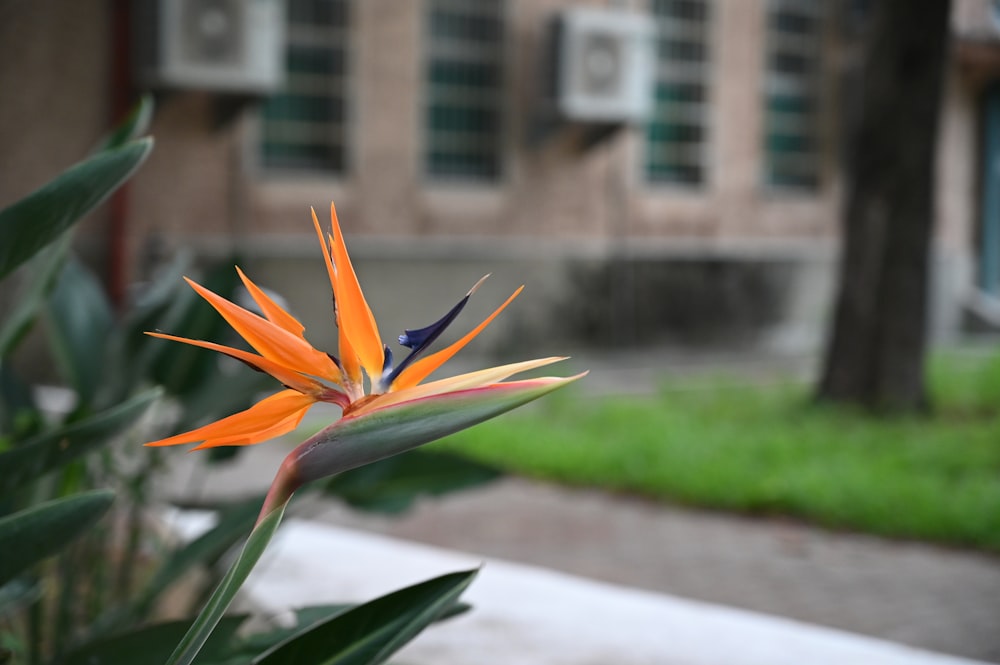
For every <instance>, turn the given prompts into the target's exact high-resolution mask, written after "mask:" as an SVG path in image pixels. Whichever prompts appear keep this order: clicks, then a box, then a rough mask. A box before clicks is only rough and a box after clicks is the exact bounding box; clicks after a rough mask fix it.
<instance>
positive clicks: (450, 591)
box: [253, 570, 479, 665]
mask: <svg viewBox="0 0 1000 665" xmlns="http://www.w3.org/2000/svg"><path fill="white" fill-rule="evenodd" d="M477 572H479V571H478V570H469V571H464V572H459V573H450V574H448V575H442V576H441V577H436V578H434V579H431V580H427V581H426V582H421V583H420V584H416V585H414V586H410V587H407V588H405V589H400V590H399V591H394V592H392V593H390V594H387V595H385V596H382V597H380V598H377V599H375V600H373V601H370V602H367V603H365V604H364V605H359V606H357V607H355V608H353V609H351V610H348V611H347V612H343V613H341V614H336V615H335V616H333V617H332V618H330V619H326V620H323V621H320V622H319V623H317V624H314V625H312V626H310V627H309V628H307V629H305V630H304V631H302V632H301V633H299V634H298V635H295V636H293V637H291V638H289V639H288V640H286V641H284V642H282V643H281V644H279V645H277V646H276V647H274V648H273V649H271V650H270V651H268V652H266V653H264V654H261V656H260V657H258V658H257V659H255V660H254V661H253V665H280V664H281V663H296V664H297V665H377V664H378V663H384V662H385V661H386V660H387V659H388V658H389V657H390V656H391V655H392V654H393V653H395V652H396V651H398V650H399V649H400V648H402V647H403V645H405V644H406V643H407V642H409V641H410V640H411V639H413V638H414V637H415V636H416V635H417V633H419V632H420V631H421V630H423V629H424V628H425V627H427V625H429V624H430V623H433V622H434V621H435V620H437V618H438V617H439V616H440V615H441V614H442V613H443V612H446V611H447V610H448V609H449V608H450V607H451V606H452V605H454V604H455V602H456V601H457V600H458V597H459V596H460V595H461V593H462V592H463V591H464V590H465V589H466V587H468V586H469V584H470V583H471V582H472V579H473V578H474V577H475V576H476V573H477Z"/></svg>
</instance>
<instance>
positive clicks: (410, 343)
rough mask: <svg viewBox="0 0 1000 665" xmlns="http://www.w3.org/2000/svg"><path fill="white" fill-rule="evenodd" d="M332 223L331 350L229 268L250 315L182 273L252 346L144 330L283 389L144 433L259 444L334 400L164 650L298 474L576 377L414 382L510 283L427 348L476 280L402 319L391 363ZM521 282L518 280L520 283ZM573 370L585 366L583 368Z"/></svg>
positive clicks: (326, 471) (427, 434) (366, 455)
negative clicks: (434, 312)
mask: <svg viewBox="0 0 1000 665" xmlns="http://www.w3.org/2000/svg"><path fill="white" fill-rule="evenodd" d="M330 216H331V223H332V233H329V234H326V235H324V233H323V231H322V229H321V227H320V224H319V220H318V219H317V218H316V212H315V211H313V213H312V218H313V226H314V227H315V228H316V236H317V238H318V239H319V243H320V247H321V248H322V250H323V261H324V263H325V264H326V271H327V274H328V276H329V278H330V286H331V288H332V289H333V300H334V317H335V320H336V324H337V331H338V346H339V349H338V351H339V354H338V355H337V356H334V355H331V354H328V353H324V352H323V351H321V350H319V349H316V348H314V347H313V346H312V345H311V344H310V343H309V342H308V341H307V340H306V338H305V335H304V327H303V326H302V324H301V323H299V321H298V320H296V319H295V318H294V317H293V316H292V315H291V314H289V313H288V312H287V311H286V310H285V309H283V308H282V307H281V306H279V305H278V304H277V303H276V302H275V301H274V300H273V299H272V298H270V297H269V296H268V295H267V294H266V293H265V292H264V291H263V290H262V289H260V288H259V287H258V286H257V285H256V284H254V283H253V282H252V281H251V280H250V279H249V278H248V277H247V276H246V275H245V274H243V271H241V270H240V269H239V268H237V272H238V273H239V276H240V279H241V280H242V281H243V284H244V285H245V286H246V288H247V291H248V292H249V293H250V296H251V297H252V298H253V300H254V301H255V302H256V303H257V306H258V307H259V309H260V311H261V313H262V314H263V316H260V315H257V314H254V313H252V312H250V311H247V310H246V309H244V308H242V307H239V306H238V305H236V304H234V303H232V302H230V301H228V300H226V299H225V298H222V297H221V296H219V295H217V294H215V293H213V292H211V291H209V290H208V289H206V288H204V287H203V286H201V285H199V284H196V283H195V282H193V281H191V280H188V283H189V284H190V285H191V287H192V288H193V289H194V290H195V291H197V292H198V293H199V294H200V295H201V296H202V297H203V298H205V300H207V301H208V302H209V303H210V304H211V305H212V306H213V307H214V308H215V309H216V310H217V311H218V312H219V313H220V314H221V315H222V316H223V318H225V319H226V321H227V322H229V324H230V325H231V326H232V327H233V328H234V329H235V330H236V331H237V332H238V333H239V334H240V335H242V336H243V338H244V339H245V340H246V341H247V343H248V344H249V345H250V346H251V347H252V348H253V349H254V350H255V351H256V353H252V352H249V351H244V350H242V349H237V348H233V347H229V346H223V345H221V344H215V343H213V342H207V341H202V340H195V339H188V338H184V337H177V336H175V335H169V334H165V333H159V332H150V333H148V334H150V335H153V336H154V337H161V338H163V339H168V340H174V341H178V342H183V343H185V344H192V345H194V346H199V347H203V348H206V349H211V350H214V351H218V352H220V353H224V354H226V355H228V356H231V357H233V358H236V359H238V360H241V361H243V362H245V363H247V364H248V365H250V366H251V367H254V368H255V369H257V370H260V371H262V372H266V373H267V374H270V375H271V376H272V377H274V378H275V379H277V380H278V381H279V382H280V383H281V384H282V385H283V386H284V389H283V390H280V391H278V392H277V393H275V394H273V395H271V396H269V397H267V398H265V399H263V400H261V401H260V402H258V403H257V404H255V405H253V406H252V407H250V408H249V409H247V410H245V411H242V412H240V413H237V414H234V415H231V416H228V417H226V418H223V419H221V420H219V421H217V422H214V423H210V424H208V425H205V426H203V427H199V428H197V429H193V430H191V431H189V432H184V433H182V434H177V435H175V436H169V437H167V438H164V439H159V440H157V441H151V442H149V443H147V444H146V445H147V446H173V445H178V444H185V443H196V442H200V443H199V445H198V446H196V448H195V449H198V448H211V447H215V446H245V445H251V444H256V443H261V442H263V441H266V440H268V439H272V438H275V437H278V436H281V435H283V434H287V433H289V432H291V431H292V430H294V429H295V428H296V427H297V426H298V425H299V423H300V422H301V420H302V418H303V416H304V415H305V413H306V411H307V410H308V409H309V407H311V406H312V405H313V404H316V403H317V402H328V403H332V404H336V405H338V406H340V407H341V409H342V414H341V417H340V418H338V419H337V420H336V421H334V422H333V423H332V424H331V425H329V426H327V427H325V428H324V429H322V430H320V431H319V432H318V433H316V434H315V435H313V436H311V437H309V438H308V439H306V440H305V441H304V442H302V443H301V444H299V445H298V446H297V447H296V448H295V449H294V450H292V451H291V452H290V453H289V454H288V455H287V456H286V457H285V459H284V461H283V462H282V464H281V466H280V467H279V469H278V472H277V474H276V475H275V478H274V481H273V482H272V484H271V487H270V489H269V491H268V494H267V497H266V498H265V500H264V505H263V507H262V508H261V511H260V515H259V517H258V518H257V524H256V525H255V526H254V529H253V530H252V531H251V533H250V536H249V538H248V540H247V542H246V544H245V546H244V548H243V550H242V552H241V553H240V556H239V557H238V558H237V559H236V561H235V562H234V563H233V565H232V567H231V568H230V569H229V571H228V572H227V573H226V575H225V577H224V578H223V580H222V582H221V583H220V584H219V586H218V587H217V588H216V590H215V592H214V593H213V595H212V597H211V598H210V599H209V601H208V603H207V604H206V605H205V608H204V609H203V610H202V612H201V614H199V616H198V617H197V618H196V620H195V621H194V623H193V624H192V625H191V628H190V629H189V630H188V632H187V634H186V635H185V636H184V638H183V640H182V641H181V643H180V644H179V645H178V646H177V648H176V649H175V651H174V653H173V654H172V655H171V657H170V659H169V660H168V664H169V665H190V663H192V662H193V660H194V658H195V657H196V655H197V653H198V651H199V650H200V649H201V647H202V646H203V645H204V644H205V642H206V640H207V639H208V636H209V635H210V634H211V632H212V630H213V629H214V627H215V626H216V625H217V623H218V621H219V620H220V619H221V617H222V615H223V613H224V612H225V610H226V608H227V607H228V606H229V604H230V603H231V602H232V599H233V598H234V597H235V595H236V592H237V591H238V590H239V588H240V586H241V585H242V583H243V582H244V581H245V580H246V578H247V576H248V575H249V574H250V571H251V570H252V569H253V567H254V565H255V564H256V562H257V560H258V559H259V557H260V556H261V554H262V552H263V551H264V548H265V547H266V545H267V543H268V542H269V540H270V538H271V537H272V535H273V534H274V532H275V530H276V529H277V527H278V524H279V522H280V521H281V517H282V514H283V513H284V509H285V507H286V505H287V504H288V501H289V500H290V499H291V497H292V495H293V493H294V492H295V491H296V490H297V489H298V488H300V487H301V486H302V485H304V484H305V483H308V482H310V481H313V480H317V479H319V478H323V477H326V476H330V475H334V474H337V473H341V472H343V471H347V470H349V469H352V468H355V467H358V466H361V465H363V464H368V463H370V462H374V461H377V460H379V459H382V458H385V457H389V456H391V455H395V454H397V453H401V452H404V451H406V450H410V449H412V448H415V447H417V446H420V445H423V444H425V443H428V442H430V441H434V440H436V439H439V438H441V437H443V436H447V435H448V434H452V433H454V432H457V431H459V430H462V429H465V428H467V427H470V426H472V425H475V424H477V423H480V422H482V421H484V420H487V419H489V418H492V417H494V416H497V415H499V414H501V413H504V412H506V411H509V410H511V409H513V408H515V407H518V406H520V405H522V404H525V403H527V402H530V401H532V400H534V399H537V398H539V397H541V396H542V395H545V394H547V393H550V392H552V391H553V390H556V389H557V388H560V387H562V386H564V385H566V384H567V383H570V382H572V381H575V380H576V379H578V378H580V377H582V376H583V374H578V375H576V376H571V377H544V378H534V379H524V380H511V381H508V380H507V379H509V378H511V377H513V376H515V375H517V374H519V373H522V372H526V371H528V370H533V369H536V368H539V367H543V366H545V365H549V364H551V363H554V362H556V361H559V360H563V358H558V357H555V358H541V359H538V360H529V361H526V362H520V363H514V364H510V365H501V366H499V367H491V368H487V369H483V370H480V371H477V372H471V373H468V374H461V375H458V376H454V377H451V378H446V379H440V380H437V381H431V382H429V383H422V382H423V381H424V379H426V378H427V377H428V376H429V375H430V374H431V373H432V372H434V371H435V370H436V369H438V368H439V367H441V366H442V365H443V364H444V363H445V362H447V361H448V360H449V359H450V358H451V357H452V356H454V355H455V354H456V353H457V352H458V351H459V350H461V349H462V348H463V347H464V346H466V345H467V344H468V343H469V342H470V341H471V340H472V339H473V338H475V337H476V336H477V335H478V334H479V333H480V332H481V331H482V330H483V329H484V328H485V327H486V326H487V325H489V323H490V322H491V321H492V320H493V319H494V318H495V317H496V316H497V315H498V314H499V313H500V312H501V311H503V309H504V308H505V307H507V305H509V304H510V302H511V301H512V300H513V299H514V298H516V297H517V296H518V294H519V293H520V292H521V288H519V289H517V290H516V291H515V292H514V293H513V294H512V295H511V296H510V297H509V298H508V299H507V300H506V301H505V302H504V303H503V304H502V305H500V307H498V308H497V309H496V311H494V312H493V313H492V314H491V315H490V316H488V317H486V319H485V320H484V321H482V323H480V324H479V325H478V326H476V327H475V328H473V329H472V330H471V331H470V332H468V333H467V334H466V335H465V336H463V337H462V338H460V339H459V340H458V341H456V342H454V343H452V344H451V345H450V346H447V347H445V348H444V349H442V350H440V351H437V352H436V353H433V354H431V355H425V352H426V351H427V349H428V347H430V345H431V344H432V343H433V342H435V341H436V340H437V339H438V337H439V336H440V335H441V333H442V332H443V331H444V330H445V328H447V327H448V325H449V324H451V323H452V321H454V320H455V318H456V317H457V316H458V314H459V312H461V311H462V309H463V308H464V307H465V304H466V303H467V302H468V300H469V298H470V297H471V296H472V294H473V293H474V292H475V291H476V288H477V287H478V286H479V284H481V283H482V280H480V281H479V282H478V283H477V284H476V285H474V286H473V287H472V289H470V290H469V292H468V293H466V294H465V296H464V297H463V298H462V299H461V300H460V301H459V302H458V304H456V305H455V306H454V307H452V308H451V310H450V311H448V313H447V314H445V315H444V316H443V317H442V318H441V319H439V320H438V321H435V322H434V323H432V324H430V325H428V326H426V327H424V328H419V329H414V330H406V331H404V333H403V334H402V335H400V336H399V343H400V344H401V345H402V346H404V347H406V348H408V349H410V351H409V354H408V355H407V356H406V357H405V358H403V360H402V361H401V362H399V363H398V364H396V363H394V362H393V354H392V352H391V351H390V349H389V347H388V346H386V345H384V344H383V343H382V338H381V336H380V335H379V331H378V326H377V325H376V322H375V317H374V316H373V315H372V311H371V308H370V307H369V306H368V303H367V301H366V300H365V297H364V294H363V293H362V292H361V286H360V285H359V283H358V278H357V275H356V274H355V272H354V267H353V266H352V264H351V259H350V256H348V254H347V247H346V245H345V244H344V236H343V233H342V231H341V229H340V224H339V222H338V221H337V212H336V209H335V208H334V206H333V205H332V204H331V206H330ZM522 288H523V287H522ZM584 374H585V373H584Z"/></svg>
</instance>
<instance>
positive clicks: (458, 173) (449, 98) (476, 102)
mask: <svg viewBox="0 0 1000 665" xmlns="http://www.w3.org/2000/svg"><path fill="white" fill-rule="evenodd" d="M503 12H504V3H503V0H466V1H462V0H427V29H426V38H427V39H426V41H427V45H426V48H425V53H424V76H425V78H424V81H425V91H426V92H425V99H424V109H423V110H424V130H425V131H424V160H423V161H424V168H425V170H426V173H427V174H428V175H429V176H430V177H431V178H434V179H436V180H466V181H486V182H489V181H495V180H497V179H499V177H500V175H501V161H502V140H503V129H504V127H503V125H504V123H503V100H504V95H503V92H504V63H503V61H504V14H503Z"/></svg>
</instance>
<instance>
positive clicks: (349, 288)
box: [330, 203, 385, 381]
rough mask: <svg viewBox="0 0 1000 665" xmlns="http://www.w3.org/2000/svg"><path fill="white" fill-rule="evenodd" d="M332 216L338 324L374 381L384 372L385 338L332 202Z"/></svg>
mask: <svg viewBox="0 0 1000 665" xmlns="http://www.w3.org/2000/svg"><path fill="white" fill-rule="evenodd" d="M330 219H331V221H332V223H333V238H332V239H331V242H330V244H331V249H332V251H333V263H334V266H336V298H337V309H338V312H339V316H338V318H339V321H338V325H339V326H340V327H341V328H342V329H343V330H344V332H345V333H346V334H347V337H348V339H350V341H351V347H352V348H353V349H354V351H355V352H356V353H357V354H358V358H360V359H361V364H362V366H364V368H365V371H366V372H368V377H369V378H370V379H372V380H373V381H374V380H377V379H378V377H379V376H380V375H381V374H382V363H383V361H384V360H385V356H384V351H383V349H382V338H381V337H379V334H378V326H377V325H376V324H375V317H374V316H373V315H372V311H371V308H369V307H368V302H367V301H366V300H365V296H364V294H363V293H362V292H361V285H360V284H358V276H357V275H356V274H355V272H354V266H353V265H352V264H351V257H350V256H348V254H347V246H346V245H345V244H344V234H343V232H342V231H341V230H340V222H339V221H338V220H337V209H336V208H335V207H334V205H333V204H332V203H331V204H330Z"/></svg>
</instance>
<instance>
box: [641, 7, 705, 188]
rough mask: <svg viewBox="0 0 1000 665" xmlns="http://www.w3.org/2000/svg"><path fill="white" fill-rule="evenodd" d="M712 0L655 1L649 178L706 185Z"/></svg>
mask: <svg viewBox="0 0 1000 665" xmlns="http://www.w3.org/2000/svg"><path fill="white" fill-rule="evenodd" d="M710 8H711V5H710V2H709V0H652V2H651V4H650V10H651V13H652V15H653V19H654V20H655V21H656V65H655V82H654V87H653V95H654V98H653V113H652V117H651V119H650V121H649V123H648V125H647V127H646V151H645V171H646V178H647V180H649V181H650V182H655V183H672V184H679V185H700V184H701V183H703V182H704V180H705V171H706V166H707V153H708V140H709V132H708V104H709V101H710V100H709V93H708V78H709V69H710V64H711V63H710V61H711V57H710V48H709V34H708V33H709V22H710Z"/></svg>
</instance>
